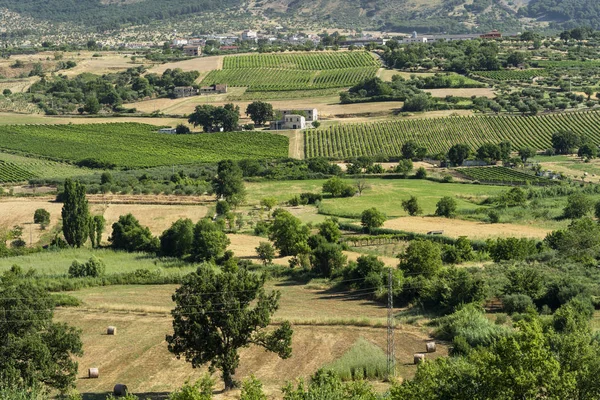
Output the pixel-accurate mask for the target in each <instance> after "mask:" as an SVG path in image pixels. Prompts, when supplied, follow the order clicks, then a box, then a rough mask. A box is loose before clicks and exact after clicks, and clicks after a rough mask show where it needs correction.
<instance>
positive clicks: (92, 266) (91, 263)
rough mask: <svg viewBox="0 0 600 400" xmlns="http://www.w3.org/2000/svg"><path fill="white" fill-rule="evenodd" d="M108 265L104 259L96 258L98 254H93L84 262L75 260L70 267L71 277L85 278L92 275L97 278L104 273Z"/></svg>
mask: <svg viewBox="0 0 600 400" xmlns="http://www.w3.org/2000/svg"><path fill="white" fill-rule="evenodd" d="M105 269H106V267H105V266H104V263H103V262H102V260H100V259H98V258H96V256H91V257H90V259H89V260H88V261H87V262H86V263H85V264H82V263H80V262H79V261H77V260H75V261H73V263H72V264H71V266H70V267H69V277H70V278H85V277H92V278H97V277H100V276H102V275H104V271H105Z"/></svg>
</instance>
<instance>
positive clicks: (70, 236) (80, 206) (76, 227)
mask: <svg viewBox="0 0 600 400" xmlns="http://www.w3.org/2000/svg"><path fill="white" fill-rule="evenodd" d="M61 215H62V220H63V235H64V236H65V240H66V241H67V243H68V244H69V246H74V247H81V246H83V244H84V243H85V241H86V240H87V237H88V230H89V210H88V201H87V199H86V197H85V186H83V185H82V184H81V183H80V182H74V181H73V180H71V179H67V180H65V187H64V192H63V207H62V212H61Z"/></svg>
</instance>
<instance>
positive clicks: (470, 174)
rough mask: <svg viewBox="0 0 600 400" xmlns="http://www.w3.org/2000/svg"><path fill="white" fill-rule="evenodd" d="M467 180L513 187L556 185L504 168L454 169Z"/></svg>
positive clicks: (544, 179) (530, 174)
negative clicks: (505, 184)
mask: <svg viewBox="0 0 600 400" xmlns="http://www.w3.org/2000/svg"><path fill="white" fill-rule="evenodd" d="M456 171H458V172H459V173H461V174H462V175H464V176H466V177H467V178H470V179H474V180H477V181H480V182H494V183H509V184H513V185H524V184H527V183H531V184H552V183H556V182H553V181H550V180H549V179H546V178H541V177H539V176H535V175H534V174H533V173H527V172H523V171H520V170H517V169H512V168H506V167H497V166H496V167H468V168H458V169H456Z"/></svg>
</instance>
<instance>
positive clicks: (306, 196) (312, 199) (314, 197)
mask: <svg viewBox="0 0 600 400" xmlns="http://www.w3.org/2000/svg"><path fill="white" fill-rule="evenodd" d="M300 199H302V200H306V203H305V204H315V203H316V202H317V201H321V200H323V195H322V194H320V193H301V194H300Z"/></svg>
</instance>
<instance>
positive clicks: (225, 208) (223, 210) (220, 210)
mask: <svg viewBox="0 0 600 400" xmlns="http://www.w3.org/2000/svg"><path fill="white" fill-rule="evenodd" d="M230 211H231V207H230V206H229V203H228V202H226V201H225V200H219V201H217V207H216V212H217V215H221V216H222V215H227V213H229V212H230Z"/></svg>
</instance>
